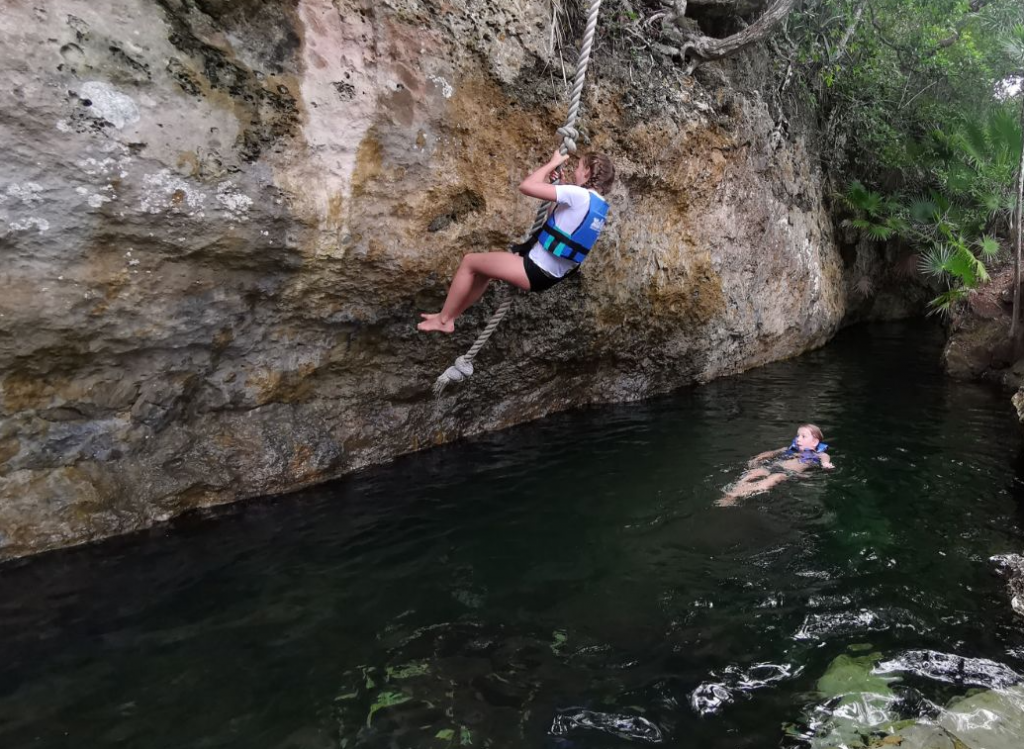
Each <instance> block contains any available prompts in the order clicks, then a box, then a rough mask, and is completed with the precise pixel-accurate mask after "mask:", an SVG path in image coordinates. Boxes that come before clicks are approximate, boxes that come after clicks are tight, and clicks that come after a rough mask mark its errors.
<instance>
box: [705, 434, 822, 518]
mask: <svg viewBox="0 0 1024 749" xmlns="http://www.w3.org/2000/svg"><path fill="white" fill-rule="evenodd" d="M823 439H824V437H823V436H822V433H821V430H820V429H819V428H818V427H816V426H814V424H803V425H801V426H800V428H799V429H797V430H796V438H795V439H794V440H793V442H792V443H791V444H790V445H789V447H780V448H779V449H778V450H768V451H766V452H763V453H758V454H757V455H755V456H754V457H753V458H751V459H750V461H749V462H748V463H747V466H748V467H749V468H752V469H753V470H750V471H747V472H746V473H744V474H743V475H742V476H740V479H739V481H737V482H736V483H735V484H733V485H732V487H730V488H729V489H727V490H726V492H725V496H724V497H723V498H722V499H720V500H719V504H722V505H729V504H735V501H736V499H737V498H739V497H749V496H750V495H751V494H758V493H760V492H765V491H768V490H769V489H771V488H772V487H773V486H776V485H777V484H781V483H782V482H783V481H785V480H786V479H788V478H789V477H790V476H796V475H797V474H800V473H803V472H804V471H807V470H809V469H810V468H811V467H812V466H821V467H822V468H825V469H832V468H835V464H834V463H833V462H832V459H831V458H830V457H829V455H828V453H827V452H825V450H827V449H828V445H826V444H825V443H824V442H823V441H822V440H823ZM764 461H769V462H768V464H767V465H766V466H761V467H757V468H755V467H754V466H756V465H757V464H758V463H762V462H764Z"/></svg>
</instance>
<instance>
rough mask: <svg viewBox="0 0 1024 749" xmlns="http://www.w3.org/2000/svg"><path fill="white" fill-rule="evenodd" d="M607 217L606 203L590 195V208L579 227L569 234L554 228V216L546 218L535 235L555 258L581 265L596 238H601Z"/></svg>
mask: <svg viewBox="0 0 1024 749" xmlns="http://www.w3.org/2000/svg"><path fill="white" fill-rule="evenodd" d="M607 215H608V203H606V202H605V200H604V198H602V197H601V196H599V195H597V194H596V193H593V192H591V193H590V207H589V208H588V209H587V215H586V216H584V217H583V221H581V222H580V225H579V226H577V227H576V229H574V230H573V232H572V233H571V234H566V233H565V232H564V231H562V230H561V229H559V228H558V227H557V226H555V217H554V214H552V215H551V217H550V218H548V220H547V222H546V223H545V224H544V226H542V227H541V229H540V231H539V232H538V233H537V241H538V242H540V246H541V247H543V248H544V249H545V250H547V251H548V252H550V253H551V254H552V255H554V256H555V257H564V258H565V259H566V260H572V261H573V262H574V263H582V262H583V261H584V260H586V259H587V254H588V253H589V252H590V251H591V250H592V249H593V247H594V243H595V242H597V238H598V237H599V236H601V230H602V229H603V228H604V220H605V217H606V216H607Z"/></svg>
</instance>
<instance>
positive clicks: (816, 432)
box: [796, 424, 825, 442]
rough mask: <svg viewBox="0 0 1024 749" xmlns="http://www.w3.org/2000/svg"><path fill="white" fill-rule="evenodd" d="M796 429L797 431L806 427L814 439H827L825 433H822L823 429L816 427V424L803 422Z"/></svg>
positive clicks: (821, 440)
mask: <svg viewBox="0 0 1024 749" xmlns="http://www.w3.org/2000/svg"><path fill="white" fill-rule="evenodd" d="M796 429H797V431H800V430H801V429H806V430H807V431H808V432H810V433H811V436H812V437H814V439H816V440H818V442H823V441H824V440H825V435H824V434H822V433H821V429H820V428H818V427H816V426H815V425H814V424H801V425H800V426H798V427H797V428H796Z"/></svg>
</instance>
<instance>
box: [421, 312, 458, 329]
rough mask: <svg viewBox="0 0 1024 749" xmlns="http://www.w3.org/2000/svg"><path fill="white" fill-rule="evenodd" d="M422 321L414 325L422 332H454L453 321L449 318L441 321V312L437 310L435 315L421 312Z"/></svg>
mask: <svg viewBox="0 0 1024 749" xmlns="http://www.w3.org/2000/svg"><path fill="white" fill-rule="evenodd" d="M422 317H423V322H421V323H420V324H419V325H417V326H416V328H417V329H418V330H419V331H420V332H422V333H433V332H438V333H454V332H455V321H454V320H449V321H448V322H446V323H444V322H441V313H440V312H438V313H437V314H436V315H429V314H426V313H423V314H422Z"/></svg>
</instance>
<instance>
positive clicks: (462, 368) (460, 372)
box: [434, 356, 473, 398]
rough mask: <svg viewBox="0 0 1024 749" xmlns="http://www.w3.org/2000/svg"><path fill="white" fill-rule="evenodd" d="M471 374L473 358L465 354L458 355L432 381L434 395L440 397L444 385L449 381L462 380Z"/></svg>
mask: <svg viewBox="0 0 1024 749" xmlns="http://www.w3.org/2000/svg"><path fill="white" fill-rule="evenodd" d="M472 376H473V360H472V359H469V358H467V357H466V356H460V357H459V358H457V359H456V360H455V363H454V364H453V365H452V366H450V367H448V369H446V370H445V371H444V372H442V373H441V376H440V377H438V378H437V381H436V382H434V397H435V398H440V397H441V393H443V392H444V389H445V387H446V386H447V385H448V383H450V382H462V381H463V380H468V379H469V378H470V377H472Z"/></svg>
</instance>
